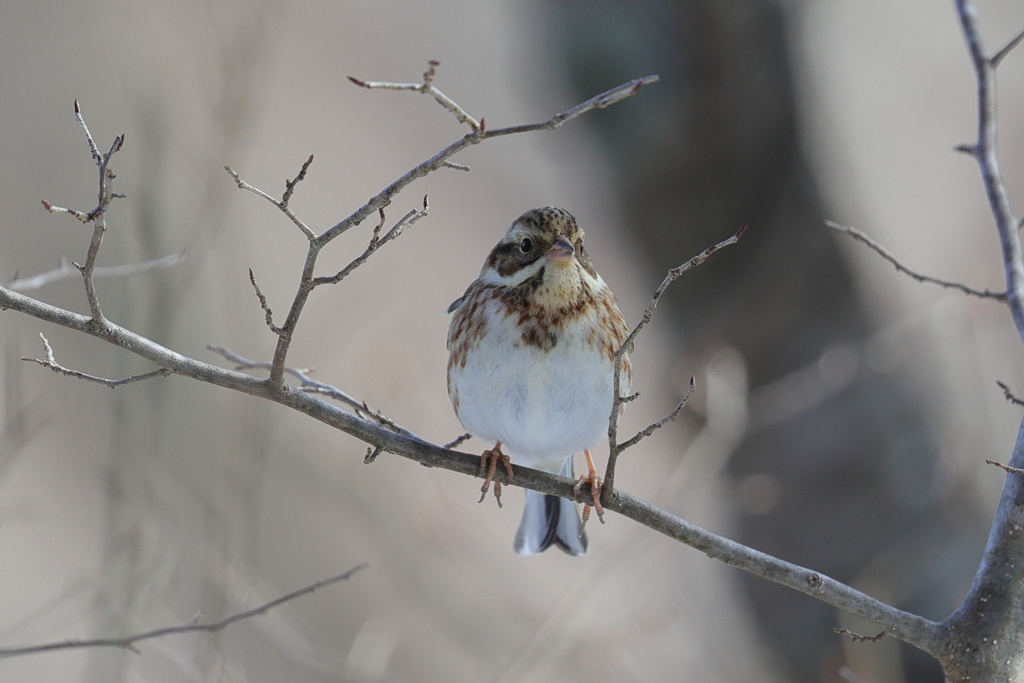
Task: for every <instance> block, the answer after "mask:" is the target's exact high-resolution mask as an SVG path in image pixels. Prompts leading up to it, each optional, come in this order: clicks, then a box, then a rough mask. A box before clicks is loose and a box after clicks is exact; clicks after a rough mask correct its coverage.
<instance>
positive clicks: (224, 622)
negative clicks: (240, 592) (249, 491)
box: [0, 562, 370, 659]
mask: <svg viewBox="0 0 1024 683" xmlns="http://www.w3.org/2000/svg"><path fill="white" fill-rule="evenodd" d="M369 566H370V565H369V564H368V563H366V562H364V563H363V564H359V565H356V566H355V567H353V568H352V569H349V570H348V571H346V572H342V573H341V574H338V575H337V576H332V577H330V578H328V579H321V580H320V581H316V582H315V583H311V584H309V585H308V586H304V587H302V588H300V589H298V590H295V591H292V592H291V593H286V594H284V595H282V596H280V597H278V598H275V599H273V600H271V601H270V602H267V603H264V604H262V605H260V606H259V607H253V608H252V609H249V610H246V611H244V612H239V613H237V614H232V615H231V616H229V617H226V618H224V619H221V620H220V621H213V622H207V623H199V622H198V621H196V622H194V623H191V624H181V625H180V626H165V627H163V628H158V629H154V630H152V631H144V632H142V633H136V634H135V635H131V636H125V637H123V638H92V639H88V640H59V641H55V642H52V643H43V644H42V645H27V646H24V647H5V648H0V659H4V658H6V657H16V656H19V655H31V654H39V653H41V652H53V651H55V650H75V649H82V648H88V647H116V648H119V649H122V650H130V651H131V652H134V653H135V654H139V650H138V648H136V647H135V645H136V644H137V643H141V642H142V641H144V640H152V639H154V638H163V637H165V636H171V635H181V634H184V633H197V632H202V633H216V632H217V631H221V630H223V629H225V628H227V627H228V626H231V625H232V624H234V623H236V622H239V621H243V620H245V619H251V618H252V617H258V616H262V615H264V614H266V613H267V612H269V611H270V610H272V609H274V608H275V607H280V606H281V605H283V604H284V603H286V602H290V601H292V600H294V599H296V598H300V597H302V596H303V595H309V594H310V593H313V592H314V591H317V590H320V589H321V588H324V587H326V586H331V585H333V584H336V583H339V582H341V581H347V580H348V579H350V578H352V576H354V575H355V574H356V573H357V572H360V571H362V570H363V569H366V568H367V567H369Z"/></svg>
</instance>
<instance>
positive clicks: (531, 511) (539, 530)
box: [515, 458, 587, 555]
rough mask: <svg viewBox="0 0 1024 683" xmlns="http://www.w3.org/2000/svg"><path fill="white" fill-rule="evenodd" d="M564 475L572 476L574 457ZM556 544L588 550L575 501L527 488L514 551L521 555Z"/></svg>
mask: <svg viewBox="0 0 1024 683" xmlns="http://www.w3.org/2000/svg"><path fill="white" fill-rule="evenodd" d="M559 474H561V475H562V476H563V477H572V476H573V473H572V458H567V459H566V461H565V465H564V466H563V467H562V471H561V472H559ZM552 545H556V546H558V547H559V548H561V549H562V550H563V551H565V552H567V553H569V554H570V555H582V554H583V553H585V552H587V535H586V534H585V533H584V532H583V525H582V523H581V522H580V517H579V514H578V513H577V512H576V504H575V503H574V502H573V501H571V500H568V499H566V498H559V497H558V496H549V495H546V494H543V493H537V492H536V491H531V490H529V489H527V490H526V506H525V508H524V509H523V520H522V522H520V523H519V531H518V532H516V539H515V551H516V552H517V553H519V554H520V555H536V554H537V553H541V552H544V551H545V550H547V549H548V548H550V547H551V546H552Z"/></svg>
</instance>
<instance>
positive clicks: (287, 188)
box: [281, 154, 313, 206]
mask: <svg viewBox="0 0 1024 683" xmlns="http://www.w3.org/2000/svg"><path fill="white" fill-rule="evenodd" d="M312 163H313V155H312V154H310V155H309V158H308V159H306V161H305V162H304V163H303V164H302V168H300V169H299V175H297V176H295V179H294V180H286V181H284V194H283V195H281V205H283V206H288V202H289V201H290V200H291V198H292V193H293V192H295V186H296V185H298V184H299V183H301V182H302V181H303V180H305V178H306V171H308V170H309V166H310V164H312Z"/></svg>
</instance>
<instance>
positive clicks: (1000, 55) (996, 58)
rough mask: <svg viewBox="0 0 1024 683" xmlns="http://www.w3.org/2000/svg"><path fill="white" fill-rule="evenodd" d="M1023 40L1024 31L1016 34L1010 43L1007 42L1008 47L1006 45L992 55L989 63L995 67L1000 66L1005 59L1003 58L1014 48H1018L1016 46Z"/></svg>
mask: <svg viewBox="0 0 1024 683" xmlns="http://www.w3.org/2000/svg"><path fill="white" fill-rule="evenodd" d="M1022 40H1024V31H1021V32H1020V33H1018V34H1017V35H1016V36H1014V37H1013V40H1011V41H1010V42H1009V43H1007V44H1006V47H1004V48H1003V49H1002V50H1000V51H999V52H997V53H995V54H994V55H992V56H991V57H989V59H988V63H989V64H990V65H992V68H993V69H996V68H998V67H999V63H1000V62H1002V61H1003V59H1004V58H1005V57H1006V55H1008V54H1010V53H1011V52H1013V51H1014V49H1016V47H1017V46H1018V45H1020V43H1021V41H1022Z"/></svg>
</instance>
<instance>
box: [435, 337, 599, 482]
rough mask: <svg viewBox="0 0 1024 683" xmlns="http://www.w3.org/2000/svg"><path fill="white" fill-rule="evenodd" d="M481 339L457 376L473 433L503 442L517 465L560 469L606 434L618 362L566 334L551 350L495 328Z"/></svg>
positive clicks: (454, 382) (461, 408)
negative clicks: (614, 367) (526, 342)
mask: <svg viewBox="0 0 1024 683" xmlns="http://www.w3.org/2000/svg"><path fill="white" fill-rule="evenodd" d="M481 342H482V343H481V344H480V346H479V347H477V348H476V349H475V350H474V351H473V352H471V353H469V354H468V356H467V359H466V365H465V366H464V367H453V368H451V377H450V386H451V387H452V388H453V389H454V391H455V392H456V393H457V400H458V414H459V419H460V420H461V422H462V424H463V426H464V427H465V428H466V430H467V431H468V432H469V433H471V434H472V435H473V436H475V437H477V438H479V439H481V440H483V441H485V442H489V443H493V442H497V441H500V442H501V443H502V444H503V446H504V451H505V452H506V453H507V454H509V455H510V456H511V458H512V461H513V462H517V463H520V464H523V465H527V466H529V467H535V468H538V469H545V470H548V471H553V472H557V471H559V470H560V469H561V466H562V464H563V463H564V462H565V459H566V458H567V457H568V456H570V455H572V454H573V453H576V452H579V451H581V450H583V449H584V448H591V447H593V446H596V445H597V444H599V443H600V442H601V440H602V439H604V438H605V437H606V436H607V434H608V416H609V415H610V413H611V408H612V364H611V361H610V360H609V359H608V358H607V356H606V355H604V353H602V351H601V350H600V349H599V348H594V347H592V346H589V345H585V344H584V335H582V334H580V335H575V336H573V335H572V334H569V333H565V334H562V335H561V336H560V337H559V340H558V343H557V344H556V345H555V347H554V348H552V349H550V350H544V349H540V348H538V347H536V346H527V345H525V344H522V343H521V342H520V340H519V335H518V333H516V332H515V331H514V330H511V329H509V328H507V327H506V326H505V325H495V326H493V327H491V328H490V329H489V330H488V334H486V335H485V337H484V338H483V339H482V340H481ZM453 398H456V397H455V396H453Z"/></svg>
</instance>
